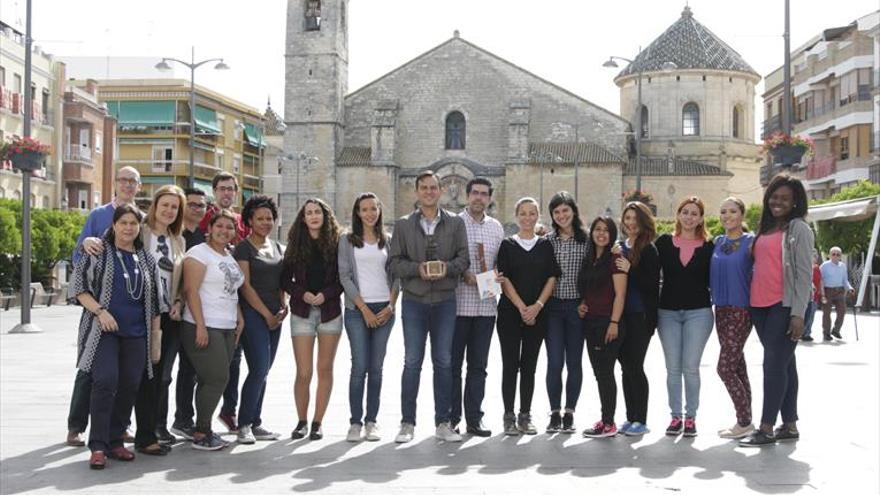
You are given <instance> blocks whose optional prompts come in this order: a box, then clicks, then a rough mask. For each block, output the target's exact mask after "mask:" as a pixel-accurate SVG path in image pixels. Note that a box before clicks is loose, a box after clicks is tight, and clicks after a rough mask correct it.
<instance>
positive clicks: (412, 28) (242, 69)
mask: <svg viewBox="0 0 880 495" xmlns="http://www.w3.org/2000/svg"><path fill="white" fill-rule="evenodd" d="M686 3H687V4H688V5H689V6H690V7H691V9H692V10H693V13H694V17H695V18H696V20H697V21H699V22H700V23H702V24H703V25H704V26H706V27H708V28H709V29H710V30H711V31H712V32H714V33H715V34H716V35H717V36H719V37H720V38H721V39H722V40H724V41H725V42H726V43H727V44H728V45H730V46H732V47H733V48H734V49H735V50H737V51H738V52H739V53H740V54H741V55H742V56H743V57H744V58H745V60H746V61H747V62H748V63H749V64H750V65H751V66H752V67H753V68H754V69H755V70H756V71H757V72H758V73H759V74H761V75H762V76H766V75H767V74H769V73H770V72H772V71H773V70H775V69H776V68H778V67H779V66H781V65H782V62H783V55H784V45H783V39H782V32H783V27H784V26H783V9H784V7H783V6H784V3H783V0H739V1H737V2H728V1H719V0H690V1H689V2H685V1H683V0H617V1H612V2H592V1H588V0H540V1H535V0H351V3H350V6H349V17H348V18H349V84H348V87H349V91H354V90H356V89H358V88H360V87H361V86H363V85H365V84H367V83H369V82H370V81H372V80H374V79H376V78H378V77H380V76H382V75H383V74H385V73H387V72H389V71H391V70H393V69H394V68H396V67H398V66H400V65H402V64H404V63H405V62H407V61H409V60H411V59H412V58H414V57H416V56H418V55H420V54H421V53H424V52H425V51H428V50H430V49H431V48H433V47H435V46H437V45H439V44H441V43H443V42H445V41H446V40H448V39H449V38H450V37H452V34H453V31H454V30H456V29H457V30H459V31H460V33H461V37H462V38H464V39H466V40H468V41H470V42H472V43H474V44H476V45H478V46H481V47H482V48H484V49H487V50H489V51H490V52H493V53H495V54H496V55H498V56H501V57H503V58H505V59H507V60H509V61H510V62H513V63H515V64H517V65H519V66H520V67H523V68H524V69H527V70H529V71H531V72H533V73H535V74H537V75H539V76H541V77H543V78H545V79H548V80H550V81H552V82H553V83H555V84H557V85H559V86H562V87H563V88H566V89H568V90H569V91H572V92H574V93H575V94H578V95H579V96H582V97H584V98H586V99H587V100H589V101H591V102H593V103H595V104H597V105H599V106H601V107H604V108H606V109H608V110H610V111H612V112H614V113H617V112H618V110H619V93H618V89H617V87H616V86H615V85H614V82H613V78H614V76H615V75H616V71H615V70H614V69H606V68H603V67H602V62H604V61H605V60H606V59H607V57H608V56H609V55H618V56H623V57H627V58H633V57H635V55H636V53H637V52H638V49H639V46H642V47H645V46H647V45H648V44H650V42H651V41H653V40H654V39H655V38H656V37H657V36H659V35H660V34H661V33H662V32H663V31H664V30H665V29H666V28H667V27H669V26H670V25H671V24H672V23H674V22H675V21H676V20H677V19H678V18H679V17H680V15H681V11H682V9H683V8H684V6H685V4H686ZM24 4H25V0H0V18H2V19H3V20H4V22H10V21H9V19H10V18H12V19H13V21H14V20H15V19H19V18H23V13H22V12H23V11H24ZM791 4H792V8H791V48H792V50H794V49H795V48H797V47H798V46H800V45H801V44H803V43H805V42H806V41H807V40H809V39H810V38H811V37H812V36H815V35H816V34H819V33H820V32H821V31H822V30H824V29H827V28H829V27H836V26H842V25H846V24H849V23H851V22H852V21H854V20H856V19H857V18H859V17H861V16H863V15H866V14H868V13H870V12H872V11H874V10H877V9H878V8H880V1H878V0H837V1H829V0H792V1H791ZM286 6H287V1H286V0H249V1H244V2H242V1H230V0H149V1H146V2H135V1H131V0H124V1H123V0H77V1H71V0H33V30H34V40H35V41H34V43H35V44H36V45H39V46H40V47H42V48H43V49H44V50H45V51H47V52H49V53H52V54H56V55H62V56H63V55H80V56H107V55H109V56H123V57H124V56H153V57H156V59H157V61H158V59H159V58H161V57H166V56H167V57H177V58H184V59H188V58H189V53H190V48H191V47H192V46H194V47H195V52H196V58H197V59H203V58H213V57H223V58H225V60H226V62H227V63H228V64H229V65H230V66H231V68H232V70H230V71H222V72H218V71H214V70H213V69H211V68H210V67H212V65H208V66H205V67H203V68H200V69H199V70H198V72H197V74H196V78H197V83H198V84H201V85H205V86H207V87H209V88H211V89H214V90H216V91H220V92H222V93H224V94H227V95H228V96H231V97H232V98H235V99H237V100H240V101H242V102H244V103H247V104H249V105H252V106H255V107H257V108H260V109H262V108H264V106H265V104H266V101H267V98H271V101H272V106H273V108H275V109H276V111H279V112H280V111H281V110H282V109H283V106H284V49H285V46H284V43H285V40H284V38H285V23H286ZM161 76H162V74H161V73H158V72H157V77H161ZM96 77H101V75H100V74H99V75H96ZM762 92H763V83H761V84H759V85H758V87H757V94H758V99H757V100H756V109H757V112H758V117H757V118H758V120H761V118H762V117H761V115H760V112H761V111H762V110H761V109H762V107H763V105H761V103H760V94H761V93H762ZM759 128H760V127H759Z"/></svg>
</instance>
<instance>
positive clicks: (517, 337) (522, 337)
mask: <svg viewBox="0 0 880 495" xmlns="http://www.w3.org/2000/svg"><path fill="white" fill-rule="evenodd" d="M497 330H498V343H499V344H501V399H502V401H503V402H504V412H505V413H512V412H513V403H514V399H515V398H516V378H517V375H519V412H520V413H522V414H530V413H531V411H532V396H533V395H534V393H535V368H536V367H537V365H538V355H539V354H540V353H541V343H542V342H544V337H545V335H546V334H547V317H546V315H544V314H542V313H538V319H537V321H536V322H535V324H534V325H532V326H529V325H526V324H525V323H523V321H522V316H521V315H520V313H519V311H517V310H516V308H512V307H504V306H499V308H498V328H497Z"/></svg>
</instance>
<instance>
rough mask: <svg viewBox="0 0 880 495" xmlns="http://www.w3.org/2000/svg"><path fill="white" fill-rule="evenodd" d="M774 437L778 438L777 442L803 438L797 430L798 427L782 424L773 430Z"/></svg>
mask: <svg viewBox="0 0 880 495" xmlns="http://www.w3.org/2000/svg"><path fill="white" fill-rule="evenodd" d="M773 437H774V438H776V441H777V442H792V441H795V440H799V439H800V438H801V433H800V432H799V431H797V428H795V429H792V428H789V427H787V426H785V425H782V426H780V427H778V428H776V429H775V430H773Z"/></svg>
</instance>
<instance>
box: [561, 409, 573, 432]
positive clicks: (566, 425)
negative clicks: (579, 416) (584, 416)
mask: <svg viewBox="0 0 880 495" xmlns="http://www.w3.org/2000/svg"><path fill="white" fill-rule="evenodd" d="M562 433H568V434H571V433H574V413H572V412H567V413H565V414H563V415H562Z"/></svg>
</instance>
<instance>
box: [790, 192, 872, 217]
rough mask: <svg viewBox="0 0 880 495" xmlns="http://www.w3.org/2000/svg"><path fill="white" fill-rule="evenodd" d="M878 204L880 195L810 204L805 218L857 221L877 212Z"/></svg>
mask: <svg viewBox="0 0 880 495" xmlns="http://www.w3.org/2000/svg"><path fill="white" fill-rule="evenodd" d="M878 205H880V196H875V197H873V198H861V199H852V200H849V201H838V202H836V203H827V204H824V205H817V206H811V207H810V211H809V213H807V220H809V221H811V222H822V221H825V220H840V221H842V222H857V221H859V220H865V219H868V218H871V217H873V216H874V214H875V213H877V207H878Z"/></svg>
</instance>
